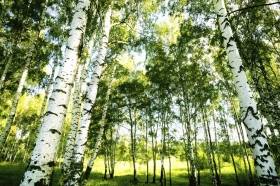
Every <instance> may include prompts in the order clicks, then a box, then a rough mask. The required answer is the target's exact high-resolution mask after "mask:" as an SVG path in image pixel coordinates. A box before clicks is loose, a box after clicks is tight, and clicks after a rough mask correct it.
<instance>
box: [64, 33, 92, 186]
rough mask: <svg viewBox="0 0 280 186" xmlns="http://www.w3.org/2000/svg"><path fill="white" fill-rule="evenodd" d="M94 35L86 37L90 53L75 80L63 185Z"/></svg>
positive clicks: (71, 155) (75, 132) (71, 153)
mask: <svg viewBox="0 0 280 186" xmlns="http://www.w3.org/2000/svg"><path fill="white" fill-rule="evenodd" d="M94 38H95V37H94V35H92V37H91V38H90V39H86V40H87V41H88V42H87V43H88V44H87V46H88V48H87V49H88V54H87V57H86V60H85V62H84V64H82V65H80V67H81V68H82V69H81V70H82V71H81V73H80V74H78V75H77V76H76V80H75V88H74V95H73V110H72V122H71V125H70V130H69V133H68V138H67V141H66V146H65V155H64V161H63V166H62V169H61V176H60V181H59V184H61V185H63V184H64V182H66V181H67V178H68V174H69V172H70V165H71V160H72V157H73V151H74V145H75V141H76V135H77V129H78V126H79V122H80V117H81V108H82V105H83V104H82V98H83V96H84V90H82V87H83V86H85V85H86V75H87V72H88V66H89V64H90V55H89V54H91V53H92V49H93V43H94Z"/></svg>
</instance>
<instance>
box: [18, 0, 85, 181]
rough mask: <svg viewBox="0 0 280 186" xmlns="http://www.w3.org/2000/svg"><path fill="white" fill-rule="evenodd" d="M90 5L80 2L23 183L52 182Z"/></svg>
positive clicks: (83, 0)
mask: <svg viewBox="0 0 280 186" xmlns="http://www.w3.org/2000/svg"><path fill="white" fill-rule="evenodd" d="M89 6H90V1H89V0H80V1H79V2H78V4H77V6H76V10H75V13H74V16H73V20H72V23H71V27H70V28H71V30H70V32H69V38H68V41H67V46H66V50H65V55H64V59H63V64H62V66H61V68H60V71H59V73H58V75H57V77H56V80H55V84H54V89H53V92H52V95H51V97H50V101H49V105H48V108H47V112H46V114H45V117H44V121H43V124H42V127H41V130H40V133H39V135H38V137H37V140H36V144H35V147H34V150H33V154H32V157H31V161H30V163H29V165H28V167H27V170H26V172H25V174H24V178H23V181H22V182H21V184H20V185H21V186H24V185H26V186H27V185H49V184H50V182H51V176H52V172H53V168H54V165H55V162H54V161H55V156H56V152H57V150H58V145H59V140H60V138H61V133H62V128H63V123H64V118H65V115H66V111H67V106H68V101H69V95H70V92H71V89H72V84H73V82H74V77H75V74H76V71H77V66H78V65H77V64H78V56H79V54H80V51H81V46H82V40H83V34H84V30H85V27H86V21H87V11H88V8H89Z"/></svg>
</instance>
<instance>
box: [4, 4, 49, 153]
mask: <svg viewBox="0 0 280 186" xmlns="http://www.w3.org/2000/svg"><path fill="white" fill-rule="evenodd" d="M47 4H48V0H46V1H45V4H44V8H43V11H42V15H41V20H40V23H39V28H38V30H37V32H36V35H35V37H34V40H33V43H32V46H31V48H30V50H29V52H28V54H27V59H26V63H25V66H24V68H23V73H22V76H21V79H20V81H19V85H18V88H17V91H16V94H15V96H14V99H13V103H12V108H11V110H10V114H9V117H8V119H7V122H6V125H5V128H4V130H3V132H2V134H1V137H0V149H1V148H2V147H3V145H4V143H5V142H6V140H7V137H8V135H9V132H10V130H11V127H12V123H13V120H14V118H15V114H16V109H17V105H18V101H19V98H20V95H21V92H22V89H23V86H24V83H25V80H26V78H27V74H28V70H29V66H30V63H31V61H32V56H33V53H34V52H35V49H36V43H37V40H38V38H39V34H40V31H41V29H42V27H43V25H44V24H43V23H44V19H45V13H46V10H47Z"/></svg>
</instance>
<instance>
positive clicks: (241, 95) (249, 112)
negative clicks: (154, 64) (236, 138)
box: [213, 0, 279, 185]
mask: <svg viewBox="0 0 280 186" xmlns="http://www.w3.org/2000/svg"><path fill="white" fill-rule="evenodd" d="M213 2H214V5H215V9H216V12H217V15H218V22H219V26H220V30H221V32H222V37H223V40H224V41H223V44H224V47H225V48H226V52H227V55H228V59H229V65H230V68H231V71H232V74H233V80H234V82H235V87H236V90H237V93H238V99H239V104H240V111H241V117H242V121H243V124H244V126H245V128H246V131H247V135H248V140H249V144H250V147H251V149H252V153H253V159H254V164H255V167H256V171H257V175H258V177H259V180H260V183H261V185H277V184H278V181H279V177H278V175H277V172H276V167H275V164H274V161H273V159H272V156H271V153H270V150H269V146H268V142H267V139H266V137H265V134H264V132H263V125H262V123H261V121H260V119H259V116H258V110H257V106H256V103H255V101H254V99H253V95H252V91H251V89H250V87H249V85H248V83H247V78H246V74H245V72H244V67H243V65H242V61H241V57H240V55H239V52H238V49H237V46H236V43H235V41H234V39H233V34H232V30H231V27H230V24H229V22H228V18H227V11H226V8H225V5H224V1H223V0H213Z"/></svg>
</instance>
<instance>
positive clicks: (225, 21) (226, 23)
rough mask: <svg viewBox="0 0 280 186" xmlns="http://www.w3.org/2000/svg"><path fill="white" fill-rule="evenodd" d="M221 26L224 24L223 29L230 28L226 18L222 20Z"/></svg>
mask: <svg viewBox="0 0 280 186" xmlns="http://www.w3.org/2000/svg"><path fill="white" fill-rule="evenodd" d="M222 24H225V26H224V29H225V28H226V27H228V26H230V25H229V22H228V18H227V17H226V18H225V19H224V20H223V22H222V23H221V25H222Z"/></svg>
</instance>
